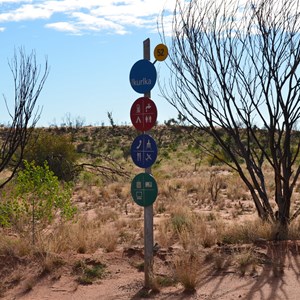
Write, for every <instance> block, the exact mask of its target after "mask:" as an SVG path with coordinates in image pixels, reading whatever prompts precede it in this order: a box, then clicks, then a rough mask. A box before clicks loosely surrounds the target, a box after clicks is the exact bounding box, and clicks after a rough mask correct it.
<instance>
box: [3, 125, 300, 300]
mask: <svg viewBox="0 0 300 300" xmlns="http://www.w3.org/2000/svg"><path fill="white" fill-rule="evenodd" d="M39 130H41V131H42V130H46V129H39ZM50 130H53V131H55V132H56V131H57V130H60V129H59V128H53V129H47V130H46V131H47V134H48V131H50ZM184 130H185V129H184V128H181V129H180V131H179V130H173V129H172V127H171V126H169V127H168V129H167V128H166V127H158V128H157V132H154V134H157V135H159V136H160V145H159V147H160V148H161V151H164V150H166V151H167V152H168V157H167V158H166V157H161V158H160V162H159V164H157V165H156V167H155V168H153V174H154V176H155V178H156V180H157V182H158V185H159V195H158V198H157V201H156V202H155V203H154V230H155V231H154V235H155V236H154V237H155V242H156V243H157V244H158V248H157V250H155V251H156V252H155V258H154V263H155V264H159V265H160V267H159V270H160V271H159V273H158V274H153V275H154V276H153V291H152V292H154V290H155V291H156V292H157V291H159V290H162V289H165V288H167V287H168V286H174V287H175V286H181V287H183V289H184V290H185V291H187V292H193V291H195V290H196V289H197V287H198V284H199V282H200V281H201V276H202V275H203V274H205V272H212V273H215V272H216V273H217V274H218V273H222V272H227V271H228V270H230V272H234V273H235V274H236V275H238V276H241V275H242V276H247V275H251V274H254V275H255V276H257V274H260V272H262V270H264V269H265V268H270V270H271V271H270V274H272V276H273V277H275V276H282V275H283V274H284V269H285V260H284V257H285V255H286V253H289V252H288V251H289V250H286V248H285V249H281V250H280V251H279V250H278V249H277V248H276V247H275V244H274V245H273V244H272V243H273V241H274V239H275V238H276V234H277V232H278V228H277V227H276V226H274V225H273V224H271V223H268V222H263V221H262V220H260V219H259V218H258V217H257V214H256V211H255V207H254V206H253V204H252V202H251V199H250V197H249V192H248V191H247V189H246V188H245V186H244V185H243V184H242V182H241V181H240V179H239V177H238V176H237V175H236V174H235V173H234V172H232V171H230V170H229V169H228V168H227V167H226V166H224V165H214V166H210V165H209V163H208V162H209V160H208V159H207V157H206V156H205V155H204V154H203V153H202V154H201V164H197V163H198V161H199V153H198V151H196V150H195V149H196V148H195V147H193V146H191V141H190V140H189V138H188V136H189V135H188V134H184ZM186 130H191V129H190V128H187V129H186ZM132 131H133V129H131V128H130V127H117V126H116V127H115V128H114V133H113V134H111V133H112V132H111V128H110V127H107V128H105V127H99V128H84V130H83V128H78V129H76V130H75V131H73V133H72V134H73V142H72V143H73V145H74V146H75V149H77V151H79V150H80V151H81V152H80V153H78V155H80V156H79V163H80V162H81V160H85V161H91V163H101V164H104V165H107V166H108V167H109V164H108V161H107V160H106V161H104V160H101V158H100V157H99V156H92V155H89V154H85V151H82V149H93V151H94V150H95V149H96V148H97V146H96V144H97V145H98V142H99V141H100V140H101V138H102V137H103V136H111V139H108V140H107V144H104V143H103V144H102V145H101V146H100V147H99V148H98V149H97V152H98V153H99V154H101V153H102V151H103V152H105V151H107V147H108V146H107V145H110V146H109V147H114V148H115V151H113V152H112V153H113V155H114V156H115V159H116V163H117V164H118V165H119V166H120V167H122V168H123V169H124V171H126V172H128V173H131V174H134V173H135V169H134V166H133V164H132V162H131V161H130V160H128V159H126V158H125V157H124V156H123V155H120V153H121V152H120V151H119V150H120V149H121V147H126V146H128V144H129V143H130V141H129V140H128V137H129V136H133V135H134V132H132ZM160 131H162V132H163V135H162V134H161V133H160ZM178 132H180V140H179V141H178V137H176V138H174V137H173V135H176V134H178ZM182 132H183V133H182ZM49 134H50V135H51V138H55V135H53V134H52V133H51V132H50V133H49ZM68 134H69V133H68V131H65V132H60V133H59V138H58V139H62V140H64V136H68ZM200 138H201V139H203V141H205V143H207V144H209V141H208V137H207V136H203V135H200V134H199V139H200ZM173 143H175V146H174V145H173ZM78 144H80V145H82V146H80V149H79V150H78V147H76V145H78ZM173 148H176V150H174V152H173V151H169V149H173ZM195 164H197V168H195ZM42 175H43V176H42ZM271 181H272V178H266V182H267V183H268V184H269V183H270V182H271ZM69 184H71V185H72V188H70V187H71V186H69ZM69 184H67V183H65V182H63V181H59V180H58V178H57V177H55V176H54V174H53V172H52V171H51V170H50V168H49V166H48V165H47V164H44V165H42V166H38V165H35V164H34V162H33V161H32V162H31V163H29V162H24V169H23V170H22V171H21V172H20V173H19V176H18V177H16V181H15V182H13V183H12V184H8V185H6V187H5V188H4V189H3V190H1V202H0V210H1V213H0V221H1V225H2V228H1V229H0V230H1V233H2V234H1V238H0V256H4V257H7V256H9V257H14V258H15V260H16V263H15V264H14V265H13V267H14V268H17V266H18V263H17V262H18V259H19V258H23V259H24V258H25V257H26V259H28V261H33V262H35V265H36V266H39V269H38V271H37V273H36V274H35V276H34V277H33V278H31V280H28V281H26V282H28V283H29V284H28V286H27V287H25V284H24V285H23V289H25V290H26V291H27V292H31V291H32V290H34V287H35V284H36V282H38V280H37V278H39V277H41V276H50V277H51V278H52V277H54V278H60V276H61V272H63V270H65V269H67V268H70V267H71V268H72V276H73V280H74V281H75V282H76V283H77V284H93V283H94V282H99V279H101V278H103V276H105V274H108V273H107V268H108V267H109V264H110V262H109V261H108V262H106V261H105V265H106V266H103V264H102V263H101V264H100V263H99V261H98V260H94V259H92V258H91V257H94V256H97V255H99V254H100V255H101V257H102V256H103V255H107V256H108V257H109V255H111V256H112V257H114V255H116V253H119V252H120V251H121V252H123V254H122V255H121V257H122V258H121V259H122V260H123V261H128V265H129V266H130V267H131V268H133V270H134V271H135V272H138V271H143V265H144V262H143V237H144V232H143V208H141V207H139V206H137V205H136V204H135V203H134V202H133V201H132V200H131V195H130V179H129V178H127V177H123V176H121V174H119V175H118V174H114V176H113V177H111V176H101V175H99V174H96V173H91V172H86V171H84V172H82V173H81V174H80V176H78V177H76V178H73V179H72V180H71V182H70V183H69ZM55 191H56V192H57V197H58V198H56V196H53V195H56V194H55V193H54V192H55ZM53 193H54V194H53ZM295 193H297V195H298V193H299V190H297V191H295ZM297 195H295V197H294V198H293V199H295V205H294V206H293V209H295V210H297V209H298V208H299V206H298V205H297V199H298V198H297ZM33 196H35V198H34V203H33V201H32V200H33ZM70 197H71V198H70ZM55 199H56V200H55ZM48 200H49V201H48ZM64 201H65V202H64ZM63 203H65V204H66V203H67V204H68V205H71V206H70V207H69V208H70V209H71V212H72V215H73V213H74V211H73V210H72V209H73V207H76V210H77V212H78V213H77V214H76V215H74V217H73V219H71V220H62V219H61V217H60V213H63V214H64V205H63ZM33 204H34V208H35V212H34V220H35V226H36V229H38V230H36V231H35V233H36V234H35V245H34V246H33V245H32V243H31V240H30V239H29V235H28V233H29V232H30V233H32V224H33V223H32V220H33V218H32V212H33V210H32V209H33ZM48 209H49V210H48ZM68 211H69V210H68V209H67V210H66V211H65V213H67V212H68ZM63 214H62V215H63ZM66 215H68V213H67V214H66ZM53 221H55V222H53ZM26 228H27V230H26ZM28 229H30V230H29V232H28ZM289 234H290V239H292V240H294V241H295V243H297V240H298V239H299V235H300V233H299V221H298V220H295V221H294V222H293V223H292V224H291V225H290V231H289ZM31 235H32V234H30V236H31ZM259 243H261V245H263V246H262V247H264V248H262V249H265V248H266V249H269V250H268V251H267V253H266V254H264V255H263V254H262V253H261V251H259V250H258V248H255V247H257V245H260V244H259ZM274 243H275V242H274ZM293 247H294V246H293ZM295 247H296V246H295ZM126 249H128V251H127V250H126ZM293 249H296V248H293ZM293 251H294V252H295V251H296V252H297V250H293ZM124 253H125V254H124ZM127 253H128V254H127ZM297 253H298V252H297ZM73 257H76V261H75V262H74V260H72V258H73ZM282 257H283V258H282ZM98 263H99V264H98ZM0 268H1V262H0ZM154 270H156V268H154ZM161 270H163V271H161ZM1 278H2V277H1V275H0V279H1ZM7 278H8V279H3V283H2V286H1V290H0V293H2V294H3V293H4V294H5V290H6V289H7V287H8V286H9V282H11V280H13V279H12V278H15V281H14V282H15V284H16V285H18V284H20V282H21V281H22V280H19V281H18V280H16V278H17V277H16V276H15V277H13V276H12V277H11V278H10V277H7ZM19 278H20V276H19ZM17 281H18V282H19V283H18V282H17ZM100 284H101V283H100ZM11 285H12V284H11ZM144 292H145V295H147V297H149V295H150V294H151V292H149V291H144ZM141 293H142V292H141Z"/></svg>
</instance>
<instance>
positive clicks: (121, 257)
mask: <svg viewBox="0 0 300 300" xmlns="http://www.w3.org/2000/svg"><path fill="white" fill-rule="evenodd" d="M299 245H300V242H299ZM251 247H254V248H253V249H255V252H256V253H257V255H258V258H259V259H260V263H258V267H257V268H256V270H255V272H253V271H252V272H251V273H249V272H248V273H247V272H246V274H245V275H244V276H241V274H240V273H239V271H238V270H237V269H236V268H233V267H229V268H226V270H225V269H223V270H219V271H216V269H214V268H212V267H211V265H210V263H209V262H204V263H203V265H201V266H199V268H201V269H200V270H199V271H200V272H199V273H200V275H199V281H198V284H197V288H196V290H195V291H194V292H193V293H186V292H185V291H184V288H183V286H182V285H181V284H180V283H176V284H173V285H172V286H169V287H160V288H159V292H156V293H154V292H151V291H145V289H143V285H144V273H143V272H139V271H138V268H137V265H138V264H139V263H141V262H143V253H142V249H138V248H131V249H127V250H126V251H124V250H123V249H121V248H120V249H117V250H116V251H115V252H112V253H104V252H103V251H100V250H99V251H98V252H96V253H95V254H93V255H86V254H74V257H72V256H69V257H68V258H64V259H65V260H66V261H68V263H66V264H63V265H62V266H57V267H54V268H52V269H51V272H43V273H41V270H40V269H39V265H38V263H37V262H32V261H31V262H30V263H26V261H25V260H24V261H22V260H18V259H17V258H12V257H11V258H9V257H2V258H0V270H2V271H1V274H0V276H1V277H0V279H1V281H2V284H3V285H5V287H6V288H7V291H6V292H5V293H4V294H2V299H23V300H44V299H55V300H56V299H58V300H82V299H86V300H96V299H97V300H99V299H103V300H117V299H142V298H143V297H144V298H145V296H148V298H150V299H172V300H173V299H174V300H177V299H178V300H179V299H206V300H207V299H218V300H219V299H220V300H223V299H224V300H225V299H226V300H230V299H247V300H250V299H251V300H252V299H261V300H275V299H290V300H298V299H300V260H299V258H300V256H299V251H298V242H282V243H280V242H272V243H268V242H263V243H262V244H260V245H253V246H251ZM299 249H300V248H299ZM215 251H217V252H218V253H221V254H222V255H223V257H224V260H225V259H227V257H228V253H229V252H232V251H236V249H234V248H233V246H226V245H220V246H219V247H217V248H216V249H215ZM271 258H272V259H273V263H271V262H270V261H271ZM78 260H83V261H85V262H86V263H87V264H93V263H95V262H101V263H104V264H105V265H106V266H107V269H106V275H105V277H104V278H103V279H99V280H96V281H95V282H94V283H93V284H91V285H82V284H79V283H78V281H76V278H78V276H76V274H74V262H75V261H78ZM171 261H172V255H171V250H170V249H168V250H164V249H161V250H159V252H158V253H157V255H156V256H155V258H154V273H155V275H156V276H158V275H160V276H168V275H169V276H171V275H170V268H169V267H168V265H169V263H170V262H171ZM277 262H278V265H280V263H281V265H282V266H283V270H281V269H280V268H279V269H277V272H274V270H275V267H276V263H277ZM72 266H73V267H72ZM0 298H1V297H0Z"/></svg>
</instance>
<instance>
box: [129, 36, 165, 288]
mask: <svg viewBox="0 0 300 300" xmlns="http://www.w3.org/2000/svg"><path fill="white" fill-rule="evenodd" d="M143 52H144V55H143V56H144V58H143V59H141V60H139V61H137V62H136V63H135V64H134V65H133V67H132V68H131V70H130V74H129V81H130V85H131V87H132V88H133V89H134V91H136V92H137V93H140V94H144V97H140V98H138V99H137V100H136V101H135V102H134V103H133V105H132V107H131V110H130V119H131V122H132V124H133V126H134V127H135V128H136V129H137V130H138V131H141V132H142V134H140V135H139V136H137V137H136V138H135V140H134V141H133V142H132V145H131V158H132V160H133V162H134V163H135V164H136V165H137V166H138V167H140V168H144V169H145V173H140V174H138V175H136V176H135V177H134V179H133V180H132V182H131V195H132V198H133V200H134V202H135V203H136V204H138V205H140V206H143V207H144V272H145V288H149V289H150V288H151V287H152V278H153V244H154V243H153V203H154V201H155V200H156V198H157V194H158V189H157V183H156V181H155V179H154V177H153V176H152V175H151V166H152V165H153V164H154V162H155V160H156V157H157V145H156V142H155V140H154V139H153V138H152V137H151V136H150V135H149V134H147V131H149V130H150V129H151V128H152V127H153V126H154V125H155V123H156V120H157V108H156V105H155V103H154V102H153V101H152V100H151V99H150V97H151V90H152V88H153V87H154V85H155V83H156V77H157V74H156V69H155V67H154V63H151V62H150V39H146V40H145V41H144V42H143ZM167 56H168V48H167V47H166V46H165V45H163V44H159V45H157V46H156V47H155V50H154V57H155V59H156V60H155V62H156V61H163V60H165V59H166V58H167Z"/></svg>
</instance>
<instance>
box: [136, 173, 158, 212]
mask: <svg viewBox="0 0 300 300" xmlns="http://www.w3.org/2000/svg"><path fill="white" fill-rule="evenodd" d="M157 194H158V190H157V183H156V181H155V179H154V177H153V176H152V175H150V174H148V173H140V174H138V175H136V176H135V177H134V178H133V180H132V182H131V196H132V198H133V200H134V202H135V203H136V204H138V205H140V206H144V207H145V206H150V205H151V204H153V203H154V201H155V200H156V197H157Z"/></svg>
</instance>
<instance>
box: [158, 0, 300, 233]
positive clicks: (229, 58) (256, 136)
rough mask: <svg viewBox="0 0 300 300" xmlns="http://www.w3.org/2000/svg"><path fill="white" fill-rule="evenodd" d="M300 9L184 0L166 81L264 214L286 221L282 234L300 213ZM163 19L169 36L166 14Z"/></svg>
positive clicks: (298, 4)
mask: <svg viewBox="0 0 300 300" xmlns="http://www.w3.org/2000/svg"><path fill="white" fill-rule="evenodd" d="M299 13H300V1H299V0H280V1H278V0H258V1H255V0H254V1H250V2H247V1H239V0H236V1H229V0H225V1H218V0H208V1H205V0H202V1H199V0H191V1H187V2H184V3H183V1H179V0H176V5H175V10H174V14H173V21H172V37H171V44H170V45H169V48H170V49H169V63H168V64H169V65H168V66H169V69H170V79H169V83H168V84H166V83H165V84H162V83H161V85H160V86H161V92H162V93H163V96H164V97H165V98H166V99H167V100H168V102H169V103H171V104H172V105H173V106H174V107H175V108H176V109H177V110H178V112H179V113H181V114H182V115H183V116H184V117H185V118H186V119H187V120H188V121H189V122H190V123H191V124H193V125H195V126H197V127H200V128H202V129H203V130H205V131H206V132H208V133H209V134H210V135H211V136H213V137H214V139H215V141H216V142H217V144H218V145H219V147H221V148H222V149H223V151H224V152H225V153H226V155H227V156H228V157H229V161H226V163H227V164H228V165H229V166H230V167H231V168H232V169H233V170H235V171H236V172H237V173H238V174H239V176H240V177H241V179H242V180H243V182H244V183H245V184H246V186H247V187H248V189H249V191H250V193H251V195H252V198H253V201H254V203H255V206H256V209H257V212H258V215H259V217H260V218H262V219H263V220H268V221H271V222H274V223H278V224H279V227H280V229H281V230H280V232H281V233H282V235H281V236H284V235H285V234H286V233H287V228H288V224H289V222H290V221H291V220H293V219H295V218H296V217H297V216H298V215H299V213H300V210H298V211H295V212H294V214H293V215H292V213H291V211H290V210H291V199H292V198H291V197H292V194H293V191H294V188H295V185H296V182H297V180H298V178H299V174H300V166H299V160H298V159H299V149H300V138H299V137H300V134H299V132H298V131H297V130H296V129H297V128H296V126H297V123H298V122H299V118H300V114H299V112H300V101H299V100H300V76H299V75H300V74H299V68H298V67H299V63H300V33H299V31H300V17H299V16H300V15H299ZM161 24H162V37H163V39H164V40H165V41H166V37H167V32H166V29H165V28H166V26H164V25H165V24H166V19H165V18H164V16H163V15H162V22H161ZM206 150H208V149H206ZM209 151H213V150H212V149H210V150H209ZM266 165H267V166H269V167H270V168H271V170H272V174H273V175H272V176H273V180H274V185H275V192H274V191H273V192H272V191H271V190H270V189H268V188H267V185H266V174H265V166H266ZM272 198H274V199H275V202H276V206H277V207H275V209H273V208H272V206H271V200H272Z"/></svg>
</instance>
